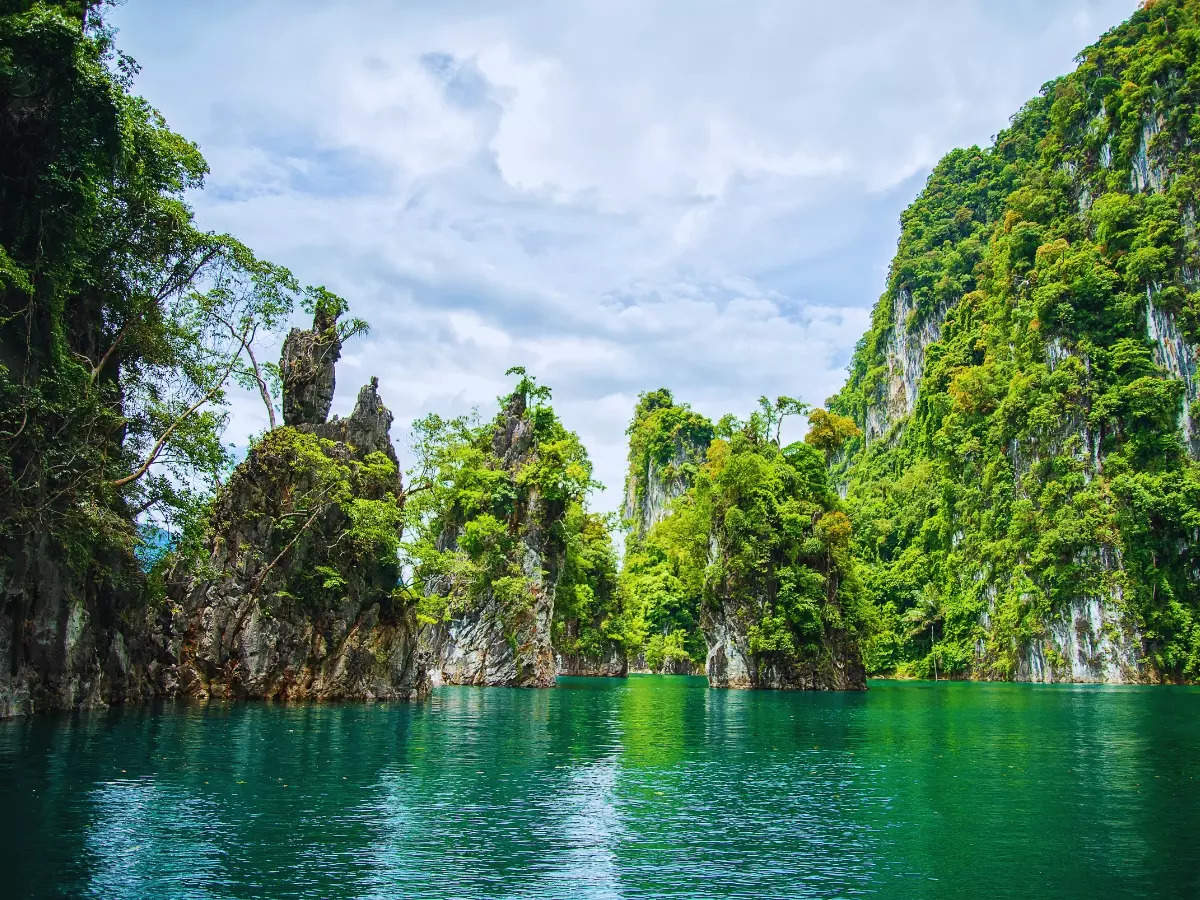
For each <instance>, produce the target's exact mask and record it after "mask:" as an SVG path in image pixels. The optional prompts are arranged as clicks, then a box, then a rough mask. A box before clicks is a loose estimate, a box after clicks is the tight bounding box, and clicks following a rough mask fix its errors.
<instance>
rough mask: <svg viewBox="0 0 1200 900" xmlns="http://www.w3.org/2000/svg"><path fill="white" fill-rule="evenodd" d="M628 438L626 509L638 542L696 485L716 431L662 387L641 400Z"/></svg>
mask: <svg viewBox="0 0 1200 900" xmlns="http://www.w3.org/2000/svg"><path fill="white" fill-rule="evenodd" d="M629 435H630V442H629V472H628V474H627V475H626V477H625V496H624V501H623V503H622V506H621V509H622V515H623V516H624V519H625V523H626V527H627V528H628V529H629V535H630V539H631V540H633V541H635V542H636V541H637V540H639V539H640V538H641V537H642V536H644V535H646V534H647V533H648V532H649V531H650V529H651V528H652V527H654V525H655V524H657V523H658V522H661V521H662V520H663V517H664V516H665V515H666V513H667V509H668V507H669V506H670V503H671V501H672V500H674V499H675V498H676V497H679V496H680V495H681V494H683V492H684V491H686V490H687V489H688V487H689V486H690V485H691V482H692V478H693V476H694V475H695V472H696V467H697V466H698V465H700V463H702V462H703V461H704V454H705V453H706V452H707V451H708V445H709V443H710V442H711V441H712V435H713V430H712V423H711V422H709V421H708V420H707V419H705V418H704V417H703V416H700V415H697V414H696V413H694V412H692V411H691V410H690V409H688V408H687V406H686V405H680V404H676V403H675V399H674V397H672V395H671V392H670V391H669V390H667V389H666V388H659V389H658V390H657V391H651V392H649V393H647V394H644V395H643V396H642V397H641V398H640V400H639V403H638V407H637V409H636V410H635V411H634V417H633V421H632V422H631V423H630V426H629Z"/></svg>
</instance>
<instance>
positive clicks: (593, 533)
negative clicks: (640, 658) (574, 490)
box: [553, 503, 627, 659]
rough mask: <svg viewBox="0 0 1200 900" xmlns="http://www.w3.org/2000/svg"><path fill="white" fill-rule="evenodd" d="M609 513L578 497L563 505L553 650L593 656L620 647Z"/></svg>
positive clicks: (621, 632)
mask: <svg viewBox="0 0 1200 900" xmlns="http://www.w3.org/2000/svg"><path fill="white" fill-rule="evenodd" d="M611 518H612V517H610V516H601V515H599V514H597V513H591V512H587V511H586V510H585V509H584V507H583V505H582V504H580V503H573V504H571V506H570V508H569V509H568V510H567V515H566V518H565V519H564V522H563V527H564V530H565V533H566V538H567V552H566V561H565V563H564V564H563V570H562V576H561V577H560V579H559V582H558V591H557V593H556V594H555V597H554V625H553V629H554V630H553V644H554V648H555V650H557V651H558V652H559V653H563V654H574V655H579V656H583V657H587V658H591V659H598V658H603V657H605V656H607V655H608V654H609V653H610V652H612V651H613V650H614V649H616V650H618V651H619V652H623V651H624V646H625V641H626V638H627V635H626V630H625V629H626V626H625V619H624V616H623V614H622V609H621V606H620V602H619V597H618V593H617V556H616V551H615V550H614V548H613V542H612V525H613V523H612V521H611Z"/></svg>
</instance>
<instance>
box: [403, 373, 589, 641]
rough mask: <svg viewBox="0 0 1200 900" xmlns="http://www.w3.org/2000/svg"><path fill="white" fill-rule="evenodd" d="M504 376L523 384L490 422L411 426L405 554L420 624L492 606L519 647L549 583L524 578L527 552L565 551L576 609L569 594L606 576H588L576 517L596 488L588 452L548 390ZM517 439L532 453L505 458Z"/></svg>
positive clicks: (434, 420) (436, 421)
mask: <svg viewBox="0 0 1200 900" xmlns="http://www.w3.org/2000/svg"><path fill="white" fill-rule="evenodd" d="M508 374H510V375H511V374H516V375H519V376H520V378H519V380H518V383H517V385H516V386H515V388H514V390H513V392H512V393H510V394H508V395H507V396H505V397H502V398H500V406H501V410H500V412H499V413H498V414H497V416H496V418H495V419H494V420H493V421H492V422H490V423H486V424H485V423H482V422H481V421H480V420H479V418H478V416H477V415H474V414H473V415H471V416H463V417H459V418H456V419H450V420H447V419H443V418H441V417H440V416H438V415H436V414H431V415H429V416H426V417H424V418H423V419H419V420H418V421H416V422H415V423H414V424H413V442H412V443H413V450H414V452H415V454H416V457H417V464H416V466H415V467H414V468H413V470H412V471H411V472H410V473H409V479H410V485H411V487H410V490H409V500H408V502H407V503H406V506H405V521H406V526H407V532H406V533H407V535H408V537H407V539H406V541H405V543H404V548H403V549H404V555H405V558H406V561H407V563H408V564H409V565H410V566H411V568H412V571H413V576H414V580H415V583H416V584H418V585H421V587H422V592H423V594H424V595H425V596H424V598H423V599H422V600H421V601H420V604H419V606H418V614H419V616H420V617H421V619H422V620H423V621H425V622H426V623H435V622H443V621H446V620H447V619H448V618H451V617H453V616H455V615H460V614H462V613H463V612H466V611H467V610H470V609H473V608H476V607H478V606H479V605H480V604H482V603H484V602H485V601H486V600H487V599H488V598H489V597H493V598H495V599H496V600H497V601H498V604H499V608H500V614H501V616H502V618H503V620H504V623H505V629H506V633H507V634H508V635H510V637H511V639H512V640H514V641H515V640H517V636H518V635H519V634H521V633H523V632H524V631H525V630H526V629H527V627H528V623H529V619H530V616H531V615H532V611H533V603H534V596H533V591H534V590H535V586H534V582H540V581H541V579H542V577H543V576H544V575H546V574H547V573H544V572H538V573H531V572H527V571H525V569H524V563H525V560H526V556H527V550H528V545H529V544H530V543H531V542H532V543H540V542H544V544H545V546H546V547H549V548H562V549H563V550H565V552H566V553H567V560H568V562H567V571H566V574H567V575H568V576H569V577H570V583H569V585H568V594H569V598H570V601H571V602H573V603H574V604H575V607H576V608H578V607H579V606H580V602H581V601H582V600H583V599H584V598H583V597H582V596H579V597H576V595H575V592H576V591H579V592H582V591H584V590H585V589H591V590H595V589H596V587H595V584H596V582H595V581H594V580H590V579H593V576H594V577H595V578H596V579H601V580H602V579H603V577H606V576H605V575H604V572H603V567H602V566H601V567H600V569H594V565H593V564H595V565H599V562H598V561H597V560H595V559H593V558H592V557H593V556H594V555H595V553H596V548H595V547H594V546H592V545H593V544H594V542H595V538H596V535H595V534H594V533H593V531H594V529H593V528H592V527H591V526H589V525H588V523H587V519H586V516H584V514H583V513H582V512H581V511H579V512H574V511H575V510H580V509H581V506H580V505H581V504H582V502H583V499H584V497H585V495H586V494H587V492H588V491H589V490H590V489H591V488H592V487H593V486H594V485H595V482H594V481H593V480H592V477H591V476H592V467H591V462H590V461H589V460H588V457H587V452H586V451H585V450H584V448H583V445H582V444H580V442H579V438H578V437H577V436H576V435H575V434H574V432H571V431H568V430H567V429H566V428H564V427H563V425H562V423H561V422H560V421H559V419H558V417H557V416H556V415H555V413H554V410H553V409H552V408H551V406H550V404H549V400H550V390H549V388H546V387H544V386H539V385H538V384H537V383H536V380H535V379H534V378H532V377H531V376H528V375H526V373H525V370H524V369H521V368H520V367H517V368H514V369H510V370H509V373H508ZM530 401H532V402H533V405H532V406H531V405H529V403H530ZM518 432H519V433H521V434H527V435H528V444H527V445H522V446H521V447H517V446H513V447H510V448H509V449H508V451H506V450H505V449H504V447H505V445H504V444H503V443H502V442H503V440H504V439H505V438H506V436H509V435H516V434H517V433H518ZM518 451H519V452H518ZM505 453H507V458H506V456H505V455H504V454H505ZM573 516H574V518H572V517H573ZM581 516H582V517H583V518H580V517H581ZM572 522H574V525H572V524H571V523H572ZM573 527H574V528H577V529H582V530H585V531H587V532H588V536H587V537H581V536H580V535H581V533H580V532H579V531H572V528H573ZM578 541H583V544H584V546H576V547H575V551H576V555H575V557H574V558H572V556H571V548H572V546H573V543H575V542H578ZM579 554H583V556H580V555H579ZM588 627H592V626H591V625H589V626H588Z"/></svg>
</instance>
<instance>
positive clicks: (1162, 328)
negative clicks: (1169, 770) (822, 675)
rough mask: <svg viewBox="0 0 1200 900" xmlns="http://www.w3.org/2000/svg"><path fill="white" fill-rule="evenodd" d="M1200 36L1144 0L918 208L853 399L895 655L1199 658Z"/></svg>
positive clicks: (859, 519) (908, 659) (1055, 667)
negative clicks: (1199, 222)
mask: <svg viewBox="0 0 1200 900" xmlns="http://www.w3.org/2000/svg"><path fill="white" fill-rule="evenodd" d="M1198 36H1200V6H1197V5H1196V4H1195V3H1193V2H1184V0H1161V2H1157V3H1154V4H1145V5H1144V6H1143V8H1141V9H1139V10H1138V11H1137V12H1135V13H1134V15H1133V16H1132V17H1131V18H1130V20H1129V21H1128V22H1126V23H1124V24H1122V25H1120V26H1118V27H1117V28H1115V29H1113V30H1112V31H1110V32H1109V33H1108V34H1106V35H1104V36H1103V37H1102V38H1101V40H1100V41H1099V42H1098V43H1097V44H1095V45H1093V46H1092V47H1089V48H1087V49H1086V50H1085V51H1084V52H1083V53H1082V54H1081V55H1080V56H1079V67H1078V69H1077V70H1076V71H1075V72H1073V73H1071V74H1069V75H1067V76H1065V77H1063V78H1060V79H1057V80H1055V81H1052V82H1049V83H1048V84H1047V85H1045V87H1044V88H1043V93H1042V95H1041V96H1040V97H1037V98H1035V99H1033V100H1031V101H1030V102H1029V103H1028V104H1026V106H1025V107H1024V108H1023V109H1022V110H1021V111H1020V113H1019V114H1018V115H1017V116H1015V117H1014V118H1013V120H1012V125H1011V127H1010V128H1009V129H1007V130H1005V131H1003V132H1001V133H1000V134H999V135H998V136H997V138H996V141H995V144H994V145H993V146H992V147H989V148H987V149H983V150H981V149H979V148H975V147H973V148H969V149H967V150H956V151H953V152H951V153H950V154H948V155H947V156H946V157H945V159H943V160H942V161H941V162H940V163H939V164H938V166H937V167H936V168H935V170H934V172H933V173H932V174H931V176H930V178H929V181H928V183H927V185H926V188H925V190H924V191H923V192H922V193H921V195H920V196H919V197H918V198H917V199H916V200H915V201H914V203H913V204H912V206H911V207H910V208H909V209H908V210H906V211H905V213H904V214H903V216H902V217H901V236H900V240H899V248H898V251H897V254H896V257H895V259H894V260H893V262H892V266H891V269H890V272H889V278H888V284H887V289H886V291H885V292H884V295H883V296H882V297H881V298H880V300H879V303H878V304H877V306H876V309H875V313H874V316H873V320H872V327H871V329H870V331H869V332H868V333H867V334H866V335H865V336H864V337H863V339H862V340H861V341H860V343H859V346H858V348H857V350H856V353H855V356H854V358H853V360H852V363H851V366H850V379H849V381H848V383H847V385H846V386H845V387H844V388H843V389H842V391H841V392H840V393H839V394H838V395H837V396H836V397H835V398H833V400H832V401H831V406H832V407H833V408H834V409H835V410H836V411H838V412H840V413H842V414H845V415H849V416H851V417H853V418H854V419H855V420H856V422H857V423H858V425H859V427H860V428H861V429H862V430H863V432H864V437H863V439H862V440H860V441H856V442H854V443H853V444H852V445H851V446H850V447H849V448H848V451H847V452H846V453H845V454H844V455H843V456H842V457H841V458H839V460H838V463H837V472H836V476H837V478H838V479H839V481H840V482H841V486H842V490H843V491H844V495H845V496H846V498H847V502H848V505H849V507H850V510H851V512H852V514H854V516H855V520H856V542H857V544H856V545H857V548H858V550H859V552H860V553H861V555H862V556H863V558H864V561H865V562H866V563H867V565H866V566H865V567H864V569H863V572H864V576H865V580H866V583H867V586H868V589H869V591H870V592H871V593H872V595H873V596H874V597H875V598H876V600H875V602H876V603H877V605H878V608H879V610H880V613H881V614H882V619H881V622H883V623H884V629H883V631H884V633H883V635H881V636H879V637H877V638H876V639H875V640H874V641H873V642H872V645H871V647H870V648H869V652H868V657H869V661H870V664H871V666H872V667H873V668H874V669H876V670H879V671H888V670H892V669H897V670H900V671H905V672H915V673H917V674H931V673H932V670H933V667H934V666H937V667H938V668H939V669H940V670H941V671H942V672H947V671H949V672H951V673H955V674H959V675H969V676H972V677H982V678H1016V679H1022V680H1034V681H1060V680H1066V681H1102V682H1137V681H1151V680H1160V679H1165V680H1175V679H1186V680H1194V679H1196V678H1197V677H1200V633H1197V632H1196V631H1195V628H1194V626H1193V624H1192V623H1193V622H1195V621H1196V620H1197V617H1198V616H1200V607H1197V598H1198V597H1200V574H1198V573H1200V520H1198V519H1197V516H1196V514H1195V510H1196V509H1197V504H1198V501H1200V469H1198V468H1197V460H1200V383H1198V381H1197V360H1198V359H1200V329H1198V328H1197V325H1198V323H1200V305H1198V298H1200V242H1198V240H1197V229H1196V203H1195V185H1196V183H1197V178H1198V177H1200V157H1198V156H1197V154H1196V152H1195V147H1194V144H1195V142H1194V140H1193V137H1192V136H1191V130H1190V129H1191V123H1193V122H1194V121H1195V117H1196V114H1197V113H1196V109H1197V99H1196V98H1197V97H1198V96H1200V72H1198V71H1197V70H1195V68H1194V67H1189V66H1188V65H1187V64H1186V63H1184V62H1182V60H1184V59H1185V58H1190V57H1189V54H1188V50H1187V49H1185V48H1188V47H1190V46H1191V45H1192V42H1194V41H1195V40H1196V39H1197V37H1198Z"/></svg>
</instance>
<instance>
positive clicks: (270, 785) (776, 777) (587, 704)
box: [0, 676, 1200, 898]
mask: <svg viewBox="0 0 1200 900" xmlns="http://www.w3.org/2000/svg"><path fill="white" fill-rule="evenodd" d="M1198 748H1200V691H1196V690H1192V689H1173V688H1163V689H1153V690H1142V689H1104V688H1087V689H1073V688H1069V687H1048V686H1027V685H980V684H938V685H933V684H928V683H888V682H882V683H877V684H873V685H872V690H871V691H869V692H868V693H867V694H865V695H862V694H853V695H839V694H824V695H814V694H780V693H766V692H763V693H760V692H736V691H712V690H709V689H708V688H707V686H706V685H705V682H704V681H703V679H693V678H683V677H659V676H635V677H631V678H629V679H627V680H607V679H594V680H592V679H563V680H562V682H561V684H560V686H559V688H558V689H557V690H553V691H522V690H505V689H476V688H458V687H443V688H439V689H438V690H437V691H436V692H435V694H434V696H433V698H432V700H431V701H430V702H429V703H428V704H424V705H416V706H408V705H403V704H395V705H389V704H345V705H329V706H281V705H270V704H246V705H219V704H214V705H210V706H207V707H200V706H185V705H169V706H166V707H162V708H158V709H151V708H141V709H128V710H115V711H109V712H100V713H94V714H80V715H75V716H62V717H44V718H35V719H28V720H14V721H8V722H0V797H2V798H3V800H4V802H5V809H7V810H10V811H14V810H19V811H20V813H19V814H13V813H12V812H10V814H9V815H8V816H6V817H5V819H4V825H3V828H4V829H5V832H6V833H5V834H4V835H3V836H2V837H0V846H2V847H4V848H5V851H6V852H7V854H8V856H9V859H8V860H7V862H6V864H5V866H4V872H5V878H6V892H9V893H11V894H12V895H13V896H23V895H41V894H46V893H61V894H70V895H83V896H93V897H105V898H109V897H215V896H231V897H232V896H237V897H250V896H263V897H266V896H270V897H289V896H294V897H299V896H329V897H379V898H392V897H406V898H407V897H431V898H432V897H459V898H497V897H529V898H543V897H545V898H549V897H572V898H575V897H578V898H648V897H688V898H704V897H777V896H788V897H829V896H870V895H878V896H887V897H892V896H937V897H973V896H979V895H980V894H986V895H988V896H994V897H1018V896H1020V897H1024V896H1027V895H1029V894H1031V893H1039V894H1046V895H1049V896H1058V897H1094V896H1098V895H1103V896H1106V897H1121V896H1129V897H1134V896H1150V895H1153V896H1181V897H1182V896H1198V895H1200V875H1198V874H1197V867H1195V866H1194V865H1193V864H1192V858H1193V857H1192V846H1191V840H1192V836H1193V835H1194V834H1195V833H1197V827H1198V826H1200V789H1198V787H1200V785H1198V783H1197V778H1198V777H1200V749H1198Z"/></svg>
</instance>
